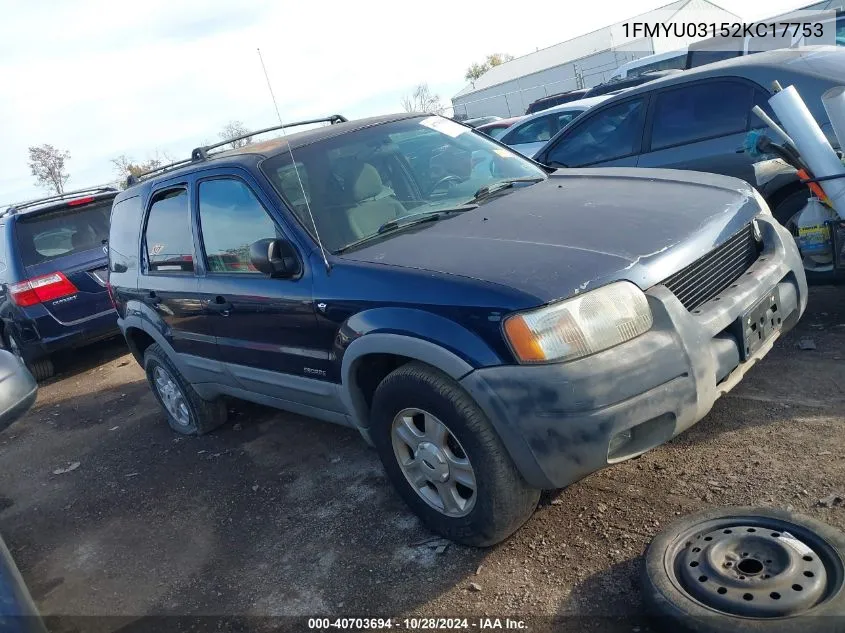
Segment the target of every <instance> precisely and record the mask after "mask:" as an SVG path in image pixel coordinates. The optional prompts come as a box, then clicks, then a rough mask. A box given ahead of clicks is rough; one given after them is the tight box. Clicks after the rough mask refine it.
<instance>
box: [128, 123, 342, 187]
mask: <svg viewBox="0 0 845 633" xmlns="http://www.w3.org/2000/svg"><path fill="white" fill-rule="evenodd" d="M348 120H349V119H347V118H346V117H345V116H343V115H341V114H332V115H331V116H327V117H323V118H320V119H308V120H307V121H295V122H293V123H285V124H283V125H275V126H273V127H266V128H264V129H262V130H254V131H252V132H249V133H247V134H243V135H241V136H234V137H232V138H227V139H226V140H225V141H220V142H219V143H214V144H213V145H203V146H200V147H196V148H194V151H192V152H191V157H190V158H186V159H184V160H177V161H176V162H175V163H170V164H169V165H162V166H161V167H156V168H155V169H150V170H149V171H145V172H142V173H140V174H130V175H129V176H128V177H127V178H126V186H127V187H131V186H132V185H135V184H138V183H139V182H141V180H143V179H144V178H147V177H149V176H151V175H153V174H161V173H164V172H167V171H170V170H171V169H176V168H177V167H182V166H184V165H187V164H188V163H194V162H199V161H203V160H206V159H207V158H208V152H209V150H212V149H216V148H218V147H223V146H224V145H228V144H229V143H231V142H233V141H241V140H243V139H246V138H252V137H253V136H258V135H259V134H264V133H266V132H273V131H275V130H284V129H286V128H289V127H298V126H300V125H311V124H313V123H330V124H332V125H334V124H335V123H346V122H347V121H348Z"/></svg>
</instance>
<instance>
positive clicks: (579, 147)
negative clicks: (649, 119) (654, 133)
mask: <svg viewBox="0 0 845 633" xmlns="http://www.w3.org/2000/svg"><path fill="white" fill-rule="evenodd" d="M585 116H587V117H588V118H587V119H585V120H584V121H583V122H582V123H581V124H579V125H576V127H575V128H573V129H572V130H570V131H569V133H567V134H566V135H565V136H564V137H563V138H562V139H561V141H560V142H559V143H558V144H557V145H555V146H554V147H553V148H552V149H551V151H550V152H549V155H548V157H547V161H548V162H550V163H551V162H554V163H558V164H560V165H566V166H568V167H578V166H581V165H589V164H590V163H598V162H601V161H606V160H613V159H615V158H622V157H623V156H629V155H631V154H633V153H634V151H635V149H636V147H637V143H638V142H639V140H640V138H641V136H642V130H643V100H642V99H634V100H632V101H625V102H623V103H619V104H617V105H614V106H610V107H608V108H604V109H603V110H601V111H599V112H596V113H595V114H594V115H593V116H589V115H585Z"/></svg>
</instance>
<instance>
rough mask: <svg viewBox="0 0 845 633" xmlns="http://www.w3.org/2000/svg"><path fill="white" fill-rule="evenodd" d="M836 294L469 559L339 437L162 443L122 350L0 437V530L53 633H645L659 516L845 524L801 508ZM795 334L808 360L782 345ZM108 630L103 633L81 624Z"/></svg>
mask: <svg viewBox="0 0 845 633" xmlns="http://www.w3.org/2000/svg"><path fill="white" fill-rule="evenodd" d="M844 296H845V290H843V289H837V288H829V287H820V288H815V289H814V291H813V294H812V296H811V301H810V308H809V310H808V312H807V314H806V315H805V317H804V319H803V320H802V322H801V323H800V324H799V326H798V328H796V330H795V331H793V332H792V333H790V334H789V335H788V336H786V337H784V338H783V339H782V340H781V341H779V342H778V344H777V345H776V347H775V349H774V350H773V352H772V353H771V354H770V355H769V357H768V358H766V359H765V360H764V361H763V362H762V363H761V365H760V366H759V367H756V368H754V369H753V370H752V371H751V372H750V373H749V375H748V376H747V377H746V379H745V381H744V382H743V383H742V384H741V385H740V386H739V387H738V388H737V389H736V390H735V391H734V392H733V393H731V394H730V395H728V396H727V397H725V398H723V399H722V400H720V401H719V402H717V403H716V405H715V407H714V409H713V411H712V412H711V413H710V415H708V416H707V418H705V419H704V420H703V421H701V422H700V423H699V424H698V425H696V426H695V427H693V428H692V429H690V430H689V431H688V432H686V433H684V434H683V435H681V436H680V437H678V438H676V439H675V440H674V441H672V442H670V443H668V444H666V445H665V446H662V447H660V448H658V449H655V450H654V451H652V452H650V453H648V454H646V455H644V456H643V457H641V458H639V459H635V460H631V461H629V462H626V463H623V464H619V465H616V466H614V467H612V468H609V469H607V470H604V471H602V472H600V473H596V474H594V475H592V476H590V477H588V478H587V479H585V480H583V481H582V482H580V483H578V484H576V485H574V486H572V487H570V488H568V489H566V490H563V491H557V492H554V493H548V494H546V495H544V497H543V499H542V501H541V505H540V507H539V508H538V510H537V512H536V514H535V515H534V517H533V518H532V519H531V520H530V521H529V522H528V523H527V524H526V525H525V526H524V527H523V528H522V529H521V530H520V531H519V532H518V533H517V534H516V535H514V536H513V537H512V538H511V539H509V540H508V541H507V542H505V543H503V544H501V545H499V546H497V547H495V548H491V549H487V550H478V549H472V548H465V547H460V546H457V545H453V544H450V545H447V546H446V547H445V551H444V548H443V547H441V545H443V543H441V542H439V541H437V540H432V535H431V534H430V533H429V532H427V531H426V530H425V529H424V528H423V527H422V526H421V525H420V524H419V523H418V521H417V519H416V518H415V517H414V516H413V515H412V514H410V512H409V511H407V510H406V509H405V507H404V506H403V504H402V503H401V501H400V500H399V499H398V497H397V496H396V495H395V494H394V493H393V491H392V489H391V487H390V485H389V483H388V482H387V481H386V479H385V477H384V475H383V473H382V469H381V466H380V464H379V462H378V459H377V457H376V455H375V453H374V451H372V450H370V449H369V448H367V447H366V445H365V444H364V443H363V442H362V441H361V440H360V438H359V437H358V436H357V434H356V433H355V432H354V431H351V430H349V429H344V428H340V427H335V426H332V425H329V424H324V423H320V422H316V421H314V420H311V419H308V418H304V417H300V416H295V415H291V414H286V413H281V412H278V411H275V410H271V409H266V408H263V407H259V406H253V405H249V404H245V403H241V402H236V403H233V405H232V409H231V415H230V421H229V422H228V423H227V424H226V426H224V427H223V428H222V429H220V430H219V431H218V432H215V433H213V434H211V435H209V436H206V437H201V438H182V437H177V436H175V435H174V434H173V433H172V432H171V431H170V430H169V428H168V427H167V425H166V423H165V421H164V418H163V414H162V413H161V411H160V410H159V408H158V406H157V404H156V402H155V401H154V399H153V396H152V394H151V393H150V391H149V388H148V387H147V384H146V381H145V380H144V376H143V373H142V371H141V370H140V368H139V367H138V366H137V364H136V363H135V362H134V360H133V359H132V357H131V356H130V355H128V354H127V353H126V351H125V348H124V347H123V345H122V342H119V341H118V342H112V343H109V344H105V345H99V346H96V347H94V348H92V349H90V350H86V351H85V352H84V353H83V352H81V353H80V354H79V356H78V357H77V358H75V359H66V360H65V362H64V364H63V366H61V367H60V370H61V374H60V375H59V376H58V377H57V378H56V379H54V380H53V381H51V382H50V383H47V384H45V385H43V386H42V388H41V390H40V392H39V396H38V401H37V402H36V405H35V406H34V407H33V409H32V411H31V412H30V413H29V414H28V415H27V416H26V417H25V418H23V419H22V420H21V421H19V422H17V423H16V424H15V425H13V426H12V427H11V428H10V429H8V430H7V431H5V432H3V433H2V434H0V460H2V464H3V469H2V472H0V532H2V534H3V537H4V538H5V540H6V542H7V544H8V546H9V548H10V550H11V551H12V554H13V555H14V557H15V559H16V560H17V562H18V565H19V566H20V568H21V571H22V573H23V576H24V578H25V579H26V581H27V583H28V585H29V587H30V590H31V592H32V594H33V597H34V598H35V600H36V602H37V604H38V606H39V608H40V610H41V611H42V613H44V614H45V615H47V616H57V617H58V619H55V620H51V626H52V627H53V628H54V629H55V630H61V631H69V630H74V629H76V630H80V631H83V630H84V631H88V630H98V631H100V630H101V631H117V630H121V631H136V630H138V631H140V630H148V629H150V630H153V629H154V630H164V629H165V628H166V626H165V625H164V623H165V622H168V623H170V624H171V625H172V627H171V628H174V630H175V629H176V628H180V627H182V625H183V624H184V622H183V623H182V624H179V625H178V626H177V625H176V622H177V621H176V620H167V621H164V620H157V621H153V620H148V619H144V617H145V616H153V615H172V616H177V615H190V616H196V615H212V616H213V615H228V616H232V615H235V616H262V617H270V618H278V619H269V620H258V619H256V620H249V621H248V623H247V624H243V622H241V625H243V626H244V627H245V628H244V630H246V629H250V630H255V629H261V628H272V627H273V626H284V625H289V626H290V627H291V628H296V627H300V628H305V627H306V624H305V621H302V620H286V619H285V618H284V616H312V615H330V616H347V615H357V616H362V615H363V616H374V617H375V616H381V617H388V616H392V617H400V618H401V617H405V616H411V615H418V616H449V617H456V616H490V617H501V618H504V617H505V616H510V617H512V618H528V619H529V622H530V626H529V630H541V629H542V628H546V625H550V624H551V623H552V622H554V621H555V620H554V618H556V619H557V624H563V625H565V624H567V623H570V624H572V625H573V626H572V630H576V629H577V630H585V629H590V628H595V630H599V629H600V630H608V629H613V630H619V631H638V630H643V631H645V630H647V629H648V624H647V623H645V622H642V621H641V619H640V613H641V610H642V607H641V604H640V597H639V589H638V582H637V574H638V571H639V566H640V564H641V556H642V553H643V551H644V549H645V547H646V546H647V544H648V542H649V540H650V539H651V537H652V536H653V535H654V534H655V533H656V532H658V531H660V530H661V529H662V528H663V527H664V526H665V525H667V524H668V523H670V522H671V521H672V520H673V519H674V518H676V517H677V516H679V515H683V514H686V513H689V512H693V511H696V510H699V509H702V508H705V507H708V506H711V505H726V504H736V505H761V506H775V507H781V508H787V509H794V510H795V511H797V512H802V513H805V514H808V515H810V516H813V517H816V518H818V519H821V520H822V521H826V522H829V523H831V524H833V525H834V526H837V527H839V528H841V529H845V508H843V507H841V506H836V507H833V508H826V507H821V506H820V505H819V503H818V501H819V499H821V498H823V497H826V496H828V495H830V494H831V493H845V462H843V460H842V459H841V453H842V450H843V444H845V441H843V433H842V425H843V422H845V406H843V405H845V361H843V356H845V308H843V306H845V302H843V297H844ZM805 337H810V338H812V339H813V341H814V342H815V345H816V348H815V349H813V350H801V349H799V347H798V344H797V343H798V341H799V339H801V338H805ZM77 462H78V466H77V467H76V468H75V469H73V470H70V471H69V472H63V473H60V474H55V473H56V472H60V469H67V468H68V467H70V466H73V465H75V464H76V463H77ZM843 496H845V494H844V495H843ZM106 615H108V616H120V617H112V618H102V617H93V618H92V617H89V616H106ZM153 623H154V624H153ZM194 624H195V623H194ZM191 626H193V624H192V625H191ZM214 626H215V627H219V624H215V625H214ZM232 626H235V624H232ZM180 630H187V629H186V628H184V627H182V628H180ZM215 630H221V629H219V628H215Z"/></svg>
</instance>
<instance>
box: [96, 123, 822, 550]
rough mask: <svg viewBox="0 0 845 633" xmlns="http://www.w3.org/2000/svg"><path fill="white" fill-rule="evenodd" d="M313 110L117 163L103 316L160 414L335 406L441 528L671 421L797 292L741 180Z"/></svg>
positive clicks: (699, 406)
mask: <svg viewBox="0 0 845 633" xmlns="http://www.w3.org/2000/svg"><path fill="white" fill-rule="evenodd" d="M326 121H327V122H330V123H331V125H324V126H322V127H316V128H312V129H306V130H299V131H296V132H292V133H290V134H287V135H286V136H285V137H283V138H277V139H273V140H268V141H265V142H260V143H254V144H251V145H247V146H246V147H242V148H239V149H236V150H229V151H219V152H216V153H215V152H214V151H212V150H214V149H215V148H214V146H210V147H200V148H197V149H195V150H194V152H193V155H192V158H190V159H186V160H183V161H181V162H180V163H177V164H174V165H171V166H169V167H165V168H160V169H158V170H156V171H154V172H151V173H148V174H147V175H144V176H142V177H141V178H140V181H136V180H134V179H133V180H132V181H131V182H130V183H129V184H130V186H129V187H128V188H127V189H126V190H125V191H123V192H121V193H119V194H118V195H117V197H116V198H115V201H114V207H113V209H112V217H111V234H110V238H109V270H110V284H111V286H110V287H111V292H112V295H113V300H114V303H115V306H116V308H117V311H118V323H119V325H120V328H121V329H122V331H123V333H124V335H125V337H126V340H127V342H128V344H129V347H130V348H131V350H132V352H133V354H134V356H135V358H136V359H137V361H138V362H139V363H140V364H141V365H142V366H143V367H144V369H145V371H146V375H147V378H148V380H149V383H150V386H151V388H152V390H153V392H154V393H155V395H156V397H157V398H158V400H159V402H160V403H161V405H162V407H163V409H164V411H165V412H166V415H167V420H168V422H169V424H170V425H171V427H172V428H173V429H174V430H176V431H177V432H180V433H186V434H196V433H205V432H207V431H210V430H211V429H213V428H215V427H216V426H218V425H220V424H221V423H223V422H224V420H225V417H226V407H225V406H224V404H223V402H222V398H223V397H235V398H243V399H246V400H251V401H254V402H259V403H262V404H266V405H272V406H275V407H278V408H280V409H285V410H288V411H293V412H296V413H300V414H304V415H307V416H311V417H313V418H317V419H320V420H326V421H330V422H335V423H338V424H343V425H348V426H351V427H353V428H356V429H358V430H359V431H360V433H361V435H362V436H363V437H364V439H365V440H366V441H367V442H369V443H371V444H372V445H374V446H375V448H376V450H377V451H378V454H379V456H380V458H381V460H382V463H383V464H384V468H385V470H386V471H387V474H388V476H389V477H390V479H391V480H392V482H393V484H394V485H395V487H396V489H397V491H398V493H399V494H400V495H401V496H402V497H403V499H404V500H405V501H406V502H407V504H408V505H409V506H410V507H411V508H412V509H413V510H414V511H415V512H416V513H418V514H419V515H420V516H421V517H422V519H423V520H424V521H425V523H426V524H427V525H429V526H430V527H431V528H432V529H434V530H435V531H437V532H439V533H441V534H443V535H445V536H447V537H448V538H451V539H454V540H456V541H459V542H462V543H467V544H473V545H489V544H492V543H496V542H498V541H500V540H502V539H504V538H505V537H507V536H508V535H509V534H511V533H512V532H513V531H514V530H516V529H517V528H518V527H519V526H520V525H521V524H522V523H523V522H524V521H525V520H526V519H527V518H528V517H529V516H530V515H531V513H532V512H533V510H534V508H535V506H536V504H537V501H538V498H539V495H540V491H541V490H543V489H553V488H561V487H564V486H567V485H569V484H571V483H573V482H575V481H577V480H579V479H581V478H582V477H584V476H586V475H588V474H589V473H591V472H594V471H596V470H598V469H601V468H603V467H605V466H607V465H609V464H613V463H615V462H619V461H622V460H625V459H629V458H631V457H634V456H636V455H639V454H641V453H643V452H645V451H647V450H649V449H651V448H653V447H655V446H657V445H659V444H661V443H663V442H665V441H667V440H668V439H670V438H671V437H673V436H675V435H677V434H678V433H680V432H682V431H683V430H685V429H687V428H689V427H690V426H691V425H692V424H694V423H695V422H697V421H699V420H700V419H701V418H702V417H704V416H705V415H706V414H707V412H708V411H709V410H710V408H711V406H712V405H713V402H714V401H715V400H716V399H717V398H718V397H720V396H721V395H723V394H724V393H726V392H728V391H729V390H730V389H731V388H733V387H734V386H735V385H736V384H737V382H738V381H739V380H740V379H741V378H742V377H743V375H744V374H745V373H746V372H747V371H748V369H749V367H751V366H752V365H754V363H756V362H757V361H758V360H759V359H760V358H762V357H763V356H764V355H765V354H766V353H767V352H768V351H769V349H770V348H771V346H772V344H773V342H774V341H775V340H776V339H777V338H778V336H779V335H780V334H781V333H783V332H785V331H786V330H788V329H789V328H791V327H792V326H793V325H794V324H795V323H796V322H797V321H798V319H799V317H800V316H801V314H802V312H803V310H804V308H805V306H806V302H807V285H806V280H805V277H804V272H803V269H802V266H801V260H800V257H799V255H798V252H797V249H796V247H795V244H794V241H793V240H792V238H791V236H790V235H789V233H788V232H787V231H786V230H785V229H784V228H783V227H782V226H781V225H780V224H779V223H778V222H776V221H775V220H774V219H773V218H772V216H771V214H770V213H769V209H768V207H767V206H766V204H765V202H764V201H763V200H762V199H761V198H760V196H759V195H758V194H757V193H756V191H755V190H754V189H753V188H751V187H750V186H749V185H748V184H746V183H744V182H742V181H740V180H737V179H733V178H728V177H725V176H717V175H712V174H702V173H694V172H682V171H667V170H656V169H652V170H643V169H584V170H566V171H563V172H560V173H558V172H550V171H544V170H543V169H541V168H540V167H539V166H538V165H537V164H535V163H533V162H531V161H530V160H528V159H525V158H523V157H522V156H520V155H518V154H516V153H514V152H512V151H511V150H509V149H507V148H506V147H505V146H503V145H501V144H499V143H497V142H496V141H494V140H492V139H490V138H489V137H487V136H485V135H484V134H481V133H479V132H477V131H475V130H472V129H471V128H469V127H467V126H464V125H461V124H460V123H457V122H454V121H451V120H448V119H445V118H441V117H438V116H427V115H416V114H402V115H395V116H383V117H378V118H369V119H361V120H356V121H346V120H345V119H343V118H342V117H339V116H334V117H330V118H329V119H327V120H326ZM288 127H291V126H288Z"/></svg>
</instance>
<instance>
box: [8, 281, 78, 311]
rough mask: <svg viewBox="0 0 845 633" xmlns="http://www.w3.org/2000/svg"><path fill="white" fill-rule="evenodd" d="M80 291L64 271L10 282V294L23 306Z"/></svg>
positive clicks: (15, 301)
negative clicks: (13, 282)
mask: <svg viewBox="0 0 845 633" xmlns="http://www.w3.org/2000/svg"><path fill="white" fill-rule="evenodd" d="M77 292H79V291H78V290H77V289H76V286H74V285H73V282H71V281H70V280H69V279H68V278H67V277H65V276H64V275H63V274H62V273H51V274H49V275H42V276H41V277H33V278H32V279H27V280H26V281H21V282H19V283H16V284H9V294H10V295H11V297H12V301H14V303H15V304H16V305H19V306H21V307H23V308H25V307H26V306H33V305H35V304H36V303H42V302H44V301H52V300H53V299H59V298H61V297H67V296H68V295H74V294H76V293H77Z"/></svg>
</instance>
